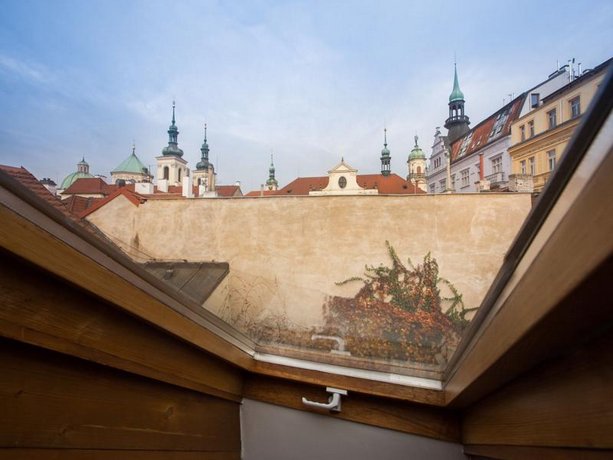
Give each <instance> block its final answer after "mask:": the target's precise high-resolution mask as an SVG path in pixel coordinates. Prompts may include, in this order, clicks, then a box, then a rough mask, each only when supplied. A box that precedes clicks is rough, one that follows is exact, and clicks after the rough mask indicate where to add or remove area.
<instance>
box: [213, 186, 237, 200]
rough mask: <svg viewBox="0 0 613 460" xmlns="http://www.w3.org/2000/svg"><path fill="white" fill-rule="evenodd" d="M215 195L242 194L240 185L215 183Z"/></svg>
mask: <svg viewBox="0 0 613 460" xmlns="http://www.w3.org/2000/svg"><path fill="white" fill-rule="evenodd" d="M215 190H216V191H217V196H224V197H228V196H243V192H241V187H240V185H216V186H215Z"/></svg>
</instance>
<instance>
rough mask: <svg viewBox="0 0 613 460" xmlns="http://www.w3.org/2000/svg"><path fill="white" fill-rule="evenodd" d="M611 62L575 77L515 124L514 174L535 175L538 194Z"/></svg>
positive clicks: (511, 153) (512, 155)
mask: <svg viewBox="0 0 613 460" xmlns="http://www.w3.org/2000/svg"><path fill="white" fill-rule="evenodd" d="M611 61H612V60H611V59H609V60H608V61H606V62H604V63H602V64H600V65H599V66H597V67H596V68H594V69H593V70H588V71H585V72H584V73H583V74H582V75H580V76H577V77H574V72H571V75H573V79H572V81H570V82H569V83H567V84H566V85H565V86H563V87H562V88H560V89H558V90H557V91H555V92H553V93H552V94H549V95H548V96H547V97H545V98H543V99H540V100H539V101H538V103H537V104H538V105H537V106H536V107H534V108H533V110H531V111H529V112H527V113H526V114H525V115H524V116H522V117H520V118H518V119H517V120H516V121H515V122H514V123H513V124H512V125H511V145H510V147H509V154H510V158H511V163H512V166H511V168H512V172H513V174H514V175H517V176H519V177H522V176H531V177H532V182H533V186H534V191H535V192H539V191H541V190H542V189H543V187H544V186H545V184H546V183H547V180H548V179H549V176H550V175H551V173H552V172H553V171H554V170H555V168H556V164H557V163H558V161H559V160H560V156H561V155H562V154H563V152H564V150H565V149H566V145H567V144H568V141H569V140H570V138H571V137H572V134H573V132H574V130H575V128H576V127H577V125H578V124H579V122H580V120H581V117H582V115H583V113H585V111H586V110H587V107H588V106H589V104H590V102H591V101H592V99H593V98H594V95H595V94H596V91H597V90H598V87H599V85H600V83H601V82H602V80H603V78H604V76H605V74H606V71H607V69H608V68H609V66H610V64H611Z"/></svg>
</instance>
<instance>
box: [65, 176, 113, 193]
mask: <svg viewBox="0 0 613 460" xmlns="http://www.w3.org/2000/svg"><path fill="white" fill-rule="evenodd" d="M116 189H117V185H110V184H107V183H106V182H104V180H102V179H101V178H99V177H87V178H81V179H77V180H76V181H74V182H73V184H72V185H71V186H70V187H68V188H67V189H66V190H64V192H62V194H63V195H76V194H82V195H94V194H98V195H108V194H110V193H112V192H113V191H114V190H116Z"/></svg>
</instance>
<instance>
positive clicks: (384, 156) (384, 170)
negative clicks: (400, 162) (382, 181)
mask: <svg viewBox="0 0 613 460" xmlns="http://www.w3.org/2000/svg"><path fill="white" fill-rule="evenodd" d="M391 159H392V157H391V156H390V151H389V149H388V148H387V128H383V150H381V174H383V175H384V176H389V175H390V172H391V171H390V168H391V165H390V161H391Z"/></svg>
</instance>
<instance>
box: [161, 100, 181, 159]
mask: <svg viewBox="0 0 613 460" xmlns="http://www.w3.org/2000/svg"><path fill="white" fill-rule="evenodd" d="M162 155H166V156H169V155H174V156H177V157H182V156H183V150H181V149H180V148H179V130H178V128H177V125H176V121H175V101H172V123H171V124H170V126H169V127H168V146H167V147H164V149H163V150H162Z"/></svg>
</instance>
